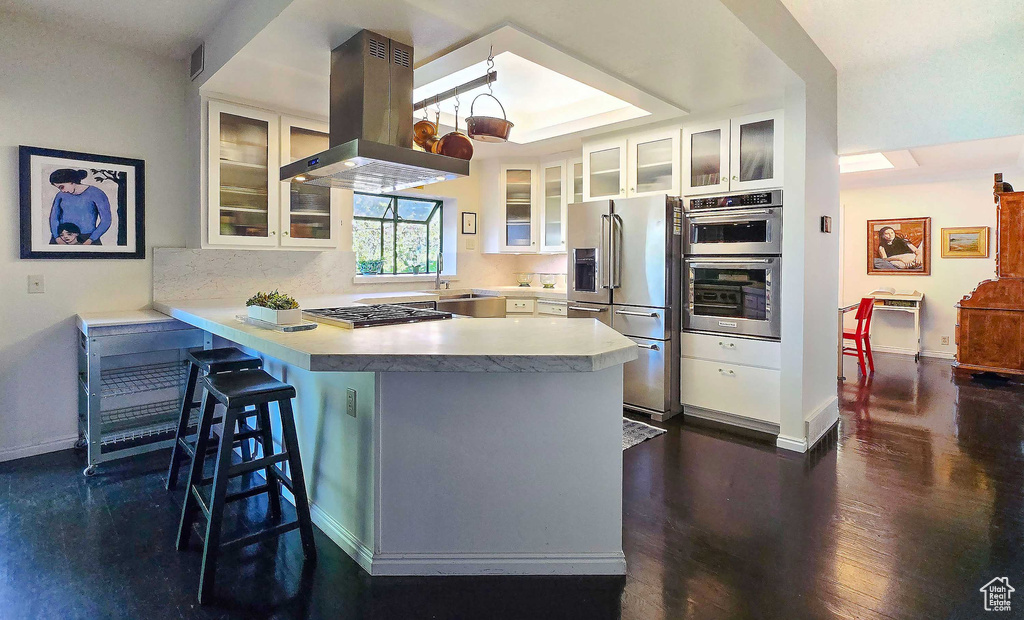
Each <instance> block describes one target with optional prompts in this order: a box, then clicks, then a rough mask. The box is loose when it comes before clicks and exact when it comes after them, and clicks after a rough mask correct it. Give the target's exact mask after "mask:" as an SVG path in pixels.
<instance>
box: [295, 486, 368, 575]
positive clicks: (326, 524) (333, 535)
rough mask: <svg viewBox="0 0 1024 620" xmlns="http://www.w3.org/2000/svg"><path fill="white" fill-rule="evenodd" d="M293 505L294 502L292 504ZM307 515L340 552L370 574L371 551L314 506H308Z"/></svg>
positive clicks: (343, 527)
mask: <svg viewBox="0 0 1024 620" xmlns="http://www.w3.org/2000/svg"><path fill="white" fill-rule="evenodd" d="M292 503H293V504H294V501H293V502H292ZM309 514H310V517H311V518H312V520H313V523H315V524H316V526H317V527H318V528H320V529H321V530H323V532H324V534H327V537H328V538H330V539H331V540H333V541H334V544H336V545H338V546H339V547H341V549H342V551H344V552H345V553H347V554H348V556H349V557H350V558H352V559H353V560H355V561H356V564H358V565H359V566H361V567H362V568H363V570H365V571H366V572H367V573H369V574H371V575H372V574H374V573H373V572H372V570H371V569H372V568H373V563H374V557H373V551H372V550H371V549H370V548H369V547H367V546H366V545H364V544H363V543H362V541H361V540H359V539H358V538H356V536H355V535H354V534H352V532H350V531H348V529H346V528H345V526H343V525H342V524H340V523H338V522H337V521H335V520H334V519H333V518H331V516H330V515H328V514H327V513H326V512H324V511H323V510H321V509H320V507H319V506H317V505H316V504H310V505H309Z"/></svg>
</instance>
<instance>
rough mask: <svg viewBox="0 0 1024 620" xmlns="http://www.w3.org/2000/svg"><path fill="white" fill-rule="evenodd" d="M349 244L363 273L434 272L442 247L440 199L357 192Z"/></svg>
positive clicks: (441, 205) (442, 220)
mask: <svg viewBox="0 0 1024 620" xmlns="http://www.w3.org/2000/svg"><path fill="white" fill-rule="evenodd" d="M352 201H353V204H352V206H353V218H352V247H353V249H354V250H355V254H356V268H357V269H358V270H359V272H360V273H362V274H363V275H376V274H392V275H397V274H416V273H436V272H437V255H438V253H439V252H441V251H442V250H443V249H444V248H443V237H442V234H441V231H442V229H443V223H444V219H443V218H444V214H443V211H444V208H443V204H442V202H441V201H440V200H427V199H421V198H408V197H405V196H387V195H377V194H363V193H358V192H356V193H355V194H354V195H353V197H352Z"/></svg>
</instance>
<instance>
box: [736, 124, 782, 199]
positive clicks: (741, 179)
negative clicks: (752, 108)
mask: <svg viewBox="0 0 1024 620" xmlns="http://www.w3.org/2000/svg"><path fill="white" fill-rule="evenodd" d="M731 133H732V144H731V146H730V151H731V157H730V172H731V177H730V180H729V191H733V192H739V191H745V190H756V189H766V188H774V187H782V171H783V164H784V161H783V151H782V138H783V126H782V111H781V110H776V111H774V112H764V113H761V114H751V115H749V116H743V117H741V118H734V119H732V127H731Z"/></svg>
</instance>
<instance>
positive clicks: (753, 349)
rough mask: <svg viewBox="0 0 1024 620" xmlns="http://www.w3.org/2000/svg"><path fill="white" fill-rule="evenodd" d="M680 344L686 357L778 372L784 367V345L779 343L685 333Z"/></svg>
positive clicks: (681, 350)
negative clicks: (770, 369)
mask: <svg viewBox="0 0 1024 620" xmlns="http://www.w3.org/2000/svg"><path fill="white" fill-rule="evenodd" d="M679 342H680V345H679V350H680V353H681V355H682V356H683V357H693V358H697V359H702V360H711V361H715V362H727V363H730V364H743V365H745V366H759V367H761V368H773V369H776V370H778V369H780V368H782V344H781V343H779V342H774V341H769V340H752V339H750V338H732V337H730V336H715V335H712V334H693V333H690V332H683V333H682V335H681V337H680V339H679Z"/></svg>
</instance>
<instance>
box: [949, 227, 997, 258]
mask: <svg viewBox="0 0 1024 620" xmlns="http://www.w3.org/2000/svg"><path fill="white" fill-rule="evenodd" d="M942 258H988V226H971V227H966V228H943V229H942Z"/></svg>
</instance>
